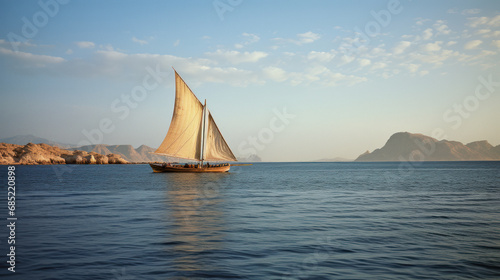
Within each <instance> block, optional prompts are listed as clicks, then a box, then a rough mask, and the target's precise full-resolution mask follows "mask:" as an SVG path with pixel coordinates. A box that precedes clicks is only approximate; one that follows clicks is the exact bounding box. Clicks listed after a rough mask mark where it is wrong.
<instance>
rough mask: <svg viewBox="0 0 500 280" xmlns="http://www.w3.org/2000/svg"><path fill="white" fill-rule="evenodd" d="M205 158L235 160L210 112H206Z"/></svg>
mask: <svg viewBox="0 0 500 280" xmlns="http://www.w3.org/2000/svg"><path fill="white" fill-rule="evenodd" d="M206 137H207V138H206V140H205V141H206V143H205V152H204V155H205V160H222V161H237V159H236V157H235V156H234V154H233V152H232V151H231V149H230V148H229V145H228V144H227V143H226V140H224V137H223V136H222V134H221V133H220V131H219V128H218V127H217V124H215V121H214V118H213V117H212V114H210V112H209V113H208V125H207V136H206Z"/></svg>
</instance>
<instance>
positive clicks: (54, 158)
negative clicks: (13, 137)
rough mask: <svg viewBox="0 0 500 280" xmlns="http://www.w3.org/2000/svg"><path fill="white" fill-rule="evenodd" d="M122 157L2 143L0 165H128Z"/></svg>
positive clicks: (35, 145)
mask: <svg viewBox="0 0 500 280" xmlns="http://www.w3.org/2000/svg"><path fill="white" fill-rule="evenodd" d="M128 163H129V162H128V161H126V160H124V159H123V158H122V157H121V156H120V155H116V154H108V155H101V154H99V153H95V152H86V151H80V150H75V151H70V150H65V149H61V148H58V147H54V146H50V145H47V144H33V143H28V144H26V145H24V146H23V145H15V144H7V143H0V165H15V164H21V165H40V164H43V165H47V164H128Z"/></svg>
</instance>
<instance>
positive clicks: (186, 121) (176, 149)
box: [155, 72, 203, 160]
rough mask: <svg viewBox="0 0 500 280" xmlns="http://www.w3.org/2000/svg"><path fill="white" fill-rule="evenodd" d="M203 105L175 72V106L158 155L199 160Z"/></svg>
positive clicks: (157, 151)
mask: <svg viewBox="0 0 500 280" xmlns="http://www.w3.org/2000/svg"><path fill="white" fill-rule="evenodd" d="M202 115H203V105H202V104H201V103H200V101H199V100H198V98H196V96H195V95H194V93H193V92H192V91H191V89H190V88H189V87H188V85H187V84H186V83H185V82H184V81H183V80H182V78H181V77H180V76H179V74H177V72H175V105H174V114H173V116H172V121H171V122H170V128H169V129H168V133H167V136H166V137H165V139H164V140H163V142H162V143H161V145H160V147H159V148H158V149H157V150H156V151H155V153H157V154H163V155H168V156H172V157H179V158H186V159H193V160H199V159H200V152H201V137H202V131H201V121H202Z"/></svg>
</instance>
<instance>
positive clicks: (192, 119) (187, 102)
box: [149, 69, 237, 172]
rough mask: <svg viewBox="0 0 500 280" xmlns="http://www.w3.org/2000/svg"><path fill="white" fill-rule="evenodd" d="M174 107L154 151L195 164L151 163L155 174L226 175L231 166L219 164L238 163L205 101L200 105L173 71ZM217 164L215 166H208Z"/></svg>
mask: <svg viewBox="0 0 500 280" xmlns="http://www.w3.org/2000/svg"><path fill="white" fill-rule="evenodd" d="M174 72H175V105H174V113H173V116H172V121H171V122H170V127H169V129H168V132H167V136H165V139H164V140H163V142H162V143H161V145H160V147H159V148H158V149H157V150H156V151H155V152H154V153H155V154H158V155H165V156H170V157H175V158H183V159H188V160H193V161H195V163H186V164H178V163H170V162H166V163H150V164H149V165H150V166H151V168H153V171H154V172H228V171H229V169H230V168H231V165H230V164H228V163H219V162H221V161H223V162H227V161H237V159H236V157H235V156H234V154H233V152H232V151H231V149H230V148H229V145H228V144H227V143H226V140H224V137H223V136H222V134H221V132H220V130H219V128H218V127H217V124H215V121H214V118H213V117H212V114H211V113H210V111H209V110H208V108H207V101H206V100H205V103H204V104H202V103H201V102H200V100H198V98H197V97H196V96H195V95H194V93H193V91H191V89H190V88H189V86H188V85H187V84H186V82H184V80H183V79H182V78H181V76H180V75H179V74H178V73H177V71H175V69H174ZM210 161H216V163H213V162H212V163H210Z"/></svg>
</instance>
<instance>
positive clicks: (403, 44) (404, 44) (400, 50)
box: [393, 41, 411, 54]
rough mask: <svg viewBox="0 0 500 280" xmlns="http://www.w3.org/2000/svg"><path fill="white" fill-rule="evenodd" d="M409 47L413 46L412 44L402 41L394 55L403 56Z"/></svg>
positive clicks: (394, 50) (395, 49) (395, 48)
mask: <svg viewBox="0 0 500 280" xmlns="http://www.w3.org/2000/svg"><path fill="white" fill-rule="evenodd" d="M409 46H411V42H409V41H401V42H399V43H398V44H397V45H396V46H395V47H394V49H393V53H394V54H402V53H403V52H404V51H405V50H406V49H407V48H408V47H409Z"/></svg>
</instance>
